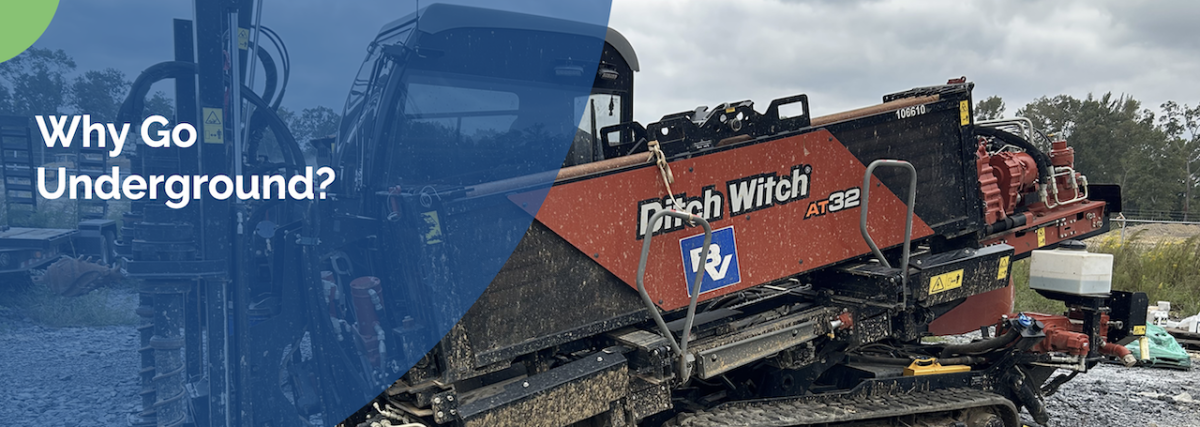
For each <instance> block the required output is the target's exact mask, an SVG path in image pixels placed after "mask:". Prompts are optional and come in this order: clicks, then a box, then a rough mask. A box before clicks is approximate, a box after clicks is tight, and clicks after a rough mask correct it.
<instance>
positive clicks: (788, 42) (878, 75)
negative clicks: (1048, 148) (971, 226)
mask: <svg viewBox="0 0 1200 427" xmlns="http://www.w3.org/2000/svg"><path fill="white" fill-rule="evenodd" d="M1197 22H1200V2H1195V1H1136V0H1135V1H1128V0H1126V1H1093V0H1087V1H1083V0H1074V1H1057V0H1056V1H1032V0H1022V1H1012V0H1003V1H1001V0H992V1H969V2H968V1H958V0H921V1H914V0H905V1H898V0H885V1H832V0H830V1H781V0H739V1H697V0H655V1H637V0H616V1H615V2H614V5H613V11H612V18H611V21H610V23H611V25H612V26H613V27H614V28H616V29H618V30H619V31H621V32H622V33H623V34H624V35H625V36H626V37H628V38H629V39H630V41H631V42H632V43H633V45H634V46H635V48H636V49H637V50H638V56H639V59H640V60H641V64H642V72H641V73H639V75H638V76H637V80H636V81H637V88H636V91H637V100H636V107H635V108H637V110H636V111H637V113H636V115H637V116H638V119H639V120H640V121H648V120H654V119H656V118H658V117H660V116H662V115H663V114H667V113H672V112H675V111H683V110H689V109H691V108H692V107H694V106H696V105H710V106H711V105H715V104H719V103H721V102H725V101H738V100H743V99H752V100H754V101H755V102H756V103H757V104H758V106H759V108H760V109H762V108H766V107H765V104H766V103H767V102H769V101H770V100H771V99H773V98H779V97H783V96H786V95H790V94H794V93H807V94H808V95H809V100H810V103H811V104H812V110H813V113H814V114H815V115H822V114H826V113H831V112H836V111H840V110H845V109H848V108H854V107H858V106H863V105H869V104H874V103H878V102H879V101H880V98H881V96H882V95H884V94H886V93H890V92H895V91H899V90H904V89H908V88H912V87H916V86H926V85H932V84H938V83H944V82H945V80H946V79H948V78H953V77H958V76H964V75H965V76H967V78H968V79H970V80H971V81H974V82H975V83H976V87H975V97H976V99H977V100H979V99H983V98H984V97H986V96H988V95H999V96H1001V97H1003V98H1004V99H1005V103H1006V104H1007V105H1008V110H1007V113H1008V114H1009V115H1011V114H1013V113H1015V112H1016V110H1017V109H1018V108H1019V107H1021V106H1023V105H1025V104H1026V103H1027V102H1029V101H1031V100H1033V99H1035V98H1037V97H1040V96H1043V95H1050V96H1053V95H1057V94H1068V95H1072V96H1076V97H1084V96H1086V95H1087V94H1088V93H1096V94H1103V93H1105V92H1113V93H1115V94H1122V93H1124V94H1128V95H1132V96H1133V97H1134V98H1135V99H1138V100H1140V101H1142V102H1143V105H1144V106H1152V107H1154V109H1157V107H1158V105H1159V104H1161V103H1162V102H1164V101H1166V100H1174V101H1176V102H1181V103H1187V104H1189V105H1196V103H1197V102H1200V78H1198V77H1200V32H1198V28H1200V27H1197Z"/></svg>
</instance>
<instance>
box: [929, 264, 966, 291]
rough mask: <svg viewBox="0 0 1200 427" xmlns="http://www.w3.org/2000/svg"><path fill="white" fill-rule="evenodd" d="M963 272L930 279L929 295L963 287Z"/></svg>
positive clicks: (953, 272)
mask: <svg viewBox="0 0 1200 427" xmlns="http://www.w3.org/2000/svg"><path fill="white" fill-rule="evenodd" d="M962 278H963V270H954V271H951V272H949V273H943V274H939V275H937V276H933V277H930V278H929V295H933V294H937V293H941V292H946V291H948V290H951V289H955V288H960V287H962Z"/></svg>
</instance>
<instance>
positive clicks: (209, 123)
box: [204, 107, 225, 144]
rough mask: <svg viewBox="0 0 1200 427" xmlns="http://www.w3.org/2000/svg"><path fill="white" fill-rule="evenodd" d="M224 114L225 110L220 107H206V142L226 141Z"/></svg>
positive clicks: (218, 142)
mask: <svg viewBox="0 0 1200 427" xmlns="http://www.w3.org/2000/svg"><path fill="white" fill-rule="evenodd" d="M224 116H225V112H224V111H223V110H222V109H220V108H207V107H205V108H204V142H207V143H209V144H224V143H225V124H224V122H222V121H221V118H222V117H224Z"/></svg>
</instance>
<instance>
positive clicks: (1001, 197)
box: [975, 142, 1074, 224]
mask: <svg viewBox="0 0 1200 427" xmlns="http://www.w3.org/2000/svg"><path fill="white" fill-rule="evenodd" d="M1067 150H1071V149H1070V148H1068V149H1067ZM1071 153H1073V151H1071ZM976 156H978V158H977V159H976V160H975V166H976V168H978V170H979V189H980V191H982V192H983V200H984V204H985V205H986V210H987V212H986V220H987V222H988V223H989V224H993V223H995V222H997V221H999V220H1002V219H1004V218H1007V217H1008V216H1009V215H1012V213H1013V211H1014V210H1015V209H1016V207H1017V203H1018V202H1020V200H1021V195H1022V194H1025V193H1030V192H1033V191H1034V190H1036V188H1037V187H1036V184H1037V180H1038V169H1037V163H1036V162H1034V160H1033V156H1030V155H1029V154H1026V153H1014V152H1003V153H996V154H995V155H989V154H988V153H987V151H986V145H985V144H984V143H983V142H981V143H980V144H979V151H978V152H976ZM1069 157H1070V159H1071V160H1073V159H1074V154H1069Z"/></svg>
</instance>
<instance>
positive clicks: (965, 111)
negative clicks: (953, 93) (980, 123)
mask: <svg viewBox="0 0 1200 427" xmlns="http://www.w3.org/2000/svg"><path fill="white" fill-rule="evenodd" d="M958 121H959V122H960V123H961V124H962V125H963V126H966V125H969V124H971V103H969V102H967V100H965V99H964V100H962V101H959V103H958Z"/></svg>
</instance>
